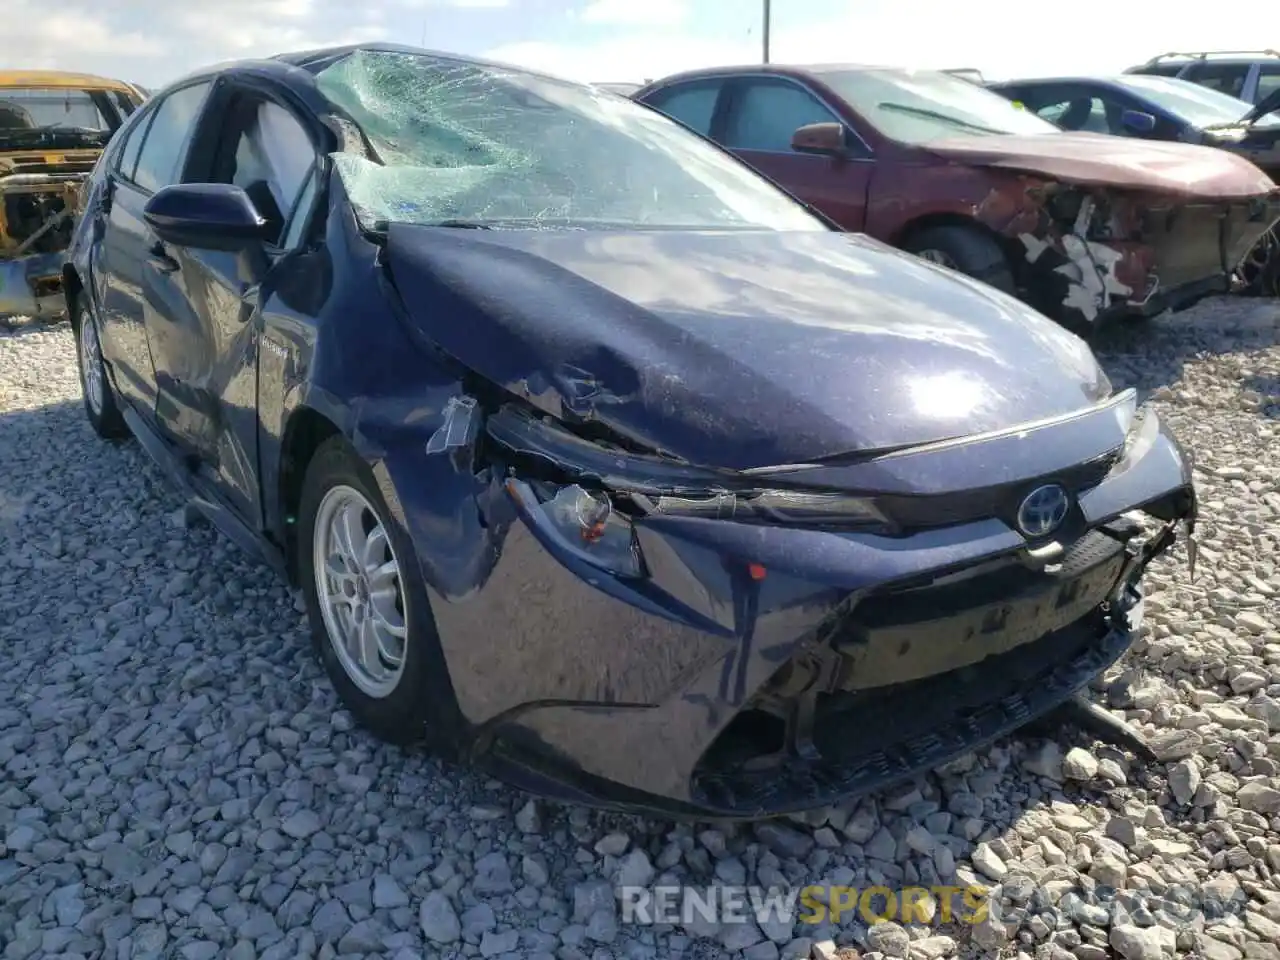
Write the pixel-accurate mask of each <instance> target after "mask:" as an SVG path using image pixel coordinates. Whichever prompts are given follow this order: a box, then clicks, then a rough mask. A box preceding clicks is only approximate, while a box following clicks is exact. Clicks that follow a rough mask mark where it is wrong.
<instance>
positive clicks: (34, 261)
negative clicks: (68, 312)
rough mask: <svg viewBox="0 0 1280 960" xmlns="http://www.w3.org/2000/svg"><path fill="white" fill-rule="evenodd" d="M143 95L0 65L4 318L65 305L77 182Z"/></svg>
mask: <svg viewBox="0 0 1280 960" xmlns="http://www.w3.org/2000/svg"><path fill="white" fill-rule="evenodd" d="M142 100H143V97H142V95H141V93H139V92H138V90H137V89H135V88H134V87H133V86H131V85H130V84H128V83H124V82H123V81H119V80H106V79H103V78H102V77H92V76H88V75H85V74H78V73H59V72H54V71H44V70H23V71H0V319H3V318H6V317H9V316H15V315H16V316H24V317H49V316H54V315H57V314H59V313H61V312H62V308H63V306H64V299H63V296H62V261H63V252H64V251H65V250H66V248H67V243H68V242H69V240H70V238H71V228H72V224H73V222H74V220H75V217H76V216H77V214H78V213H79V210H80V188H81V186H82V185H83V183H84V180H85V177H87V176H88V174H89V171H90V170H92V169H93V165H94V163H96V162H97V159H98V155H99V154H100V153H101V152H102V148H103V146H104V145H105V144H106V143H107V141H108V140H109V139H110V138H111V135H112V133H114V131H115V130H116V128H118V127H119V126H120V124H121V122H122V121H123V120H124V119H125V118H126V117H128V116H129V115H130V114H131V113H132V112H133V111H134V109H135V108H136V107H137V105H138V104H139V103H141V102H142Z"/></svg>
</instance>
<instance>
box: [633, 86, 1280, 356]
mask: <svg viewBox="0 0 1280 960" xmlns="http://www.w3.org/2000/svg"><path fill="white" fill-rule="evenodd" d="M633 96H634V97H635V99H637V100H639V101H640V102H642V103H645V104H648V105H649V106H651V107H653V108H655V109H657V110H660V111H662V112H663V113H665V114H667V115H669V116H671V117H672V118H674V119H676V120H678V121H680V122H681V123H683V124H684V125H686V126H688V127H690V128H692V129H693V130H695V131H697V132H698V133H701V134H702V135H704V136H707V137H710V138H711V139H712V140H714V141H716V142H717V143H719V144H720V145H721V146H723V147H725V148H726V149H728V150H730V151H732V152H733V153H734V154H736V155H737V156H739V157H740V158H741V159H742V160H744V161H746V162H747V163H749V164H750V165H751V166H753V167H754V168H755V169H756V170H758V171H760V172H761V173H763V174H764V175H766V176H767V177H769V178H770V179H772V180H774V181H775V182H776V183H778V184H779V185H780V186H782V187H784V188H785V189H787V190H788V191H790V192H791V193H792V194H794V195H795V196H796V197H797V198H799V199H800V200H801V201H803V202H805V203H807V204H809V205H811V206H812V207H813V208H815V209H817V210H818V211H820V212H821V213H823V214H825V215H826V216H827V217H828V218H829V219H830V220H832V221H834V222H835V223H836V224H838V225H839V226H840V227H841V228H843V229H845V230H851V231H859V232H864V233H867V234H870V235H871V236H872V237H875V238H877V239H879V240H882V241H885V242H886V243H890V244H892V245H894V246H897V247H900V248H902V249H904V250H907V251H910V252H912V253H915V254H918V255H919V256H922V257H924V258H926V259H928V260H932V261H934V262H936V263H939V264H942V265H944V266H948V267H951V268H954V269H958V270H960V271H962V272H964V273H967V274H969V275H971V276H973V277H976V278H978V279H980V280H983V281H985V282H986V283H988V284H990V285H992V286H994V287H997V288H999V289H1001V290H1004V291H1006V292H1008V293H1012V294H1015V295H1017V296H1019V297H1021V298H1022V299H1024V300H1026V301H1027V302H1029V303H1031V304H1032V305H1034V306H1035V307H1037V308H1038V309H1040V310H1041V311H1043V312H1044V313H1046V314H1048V315H1050V316H1052V317H1054V318H1055V319H1057V320H1059V321H1060V322H1062V323H1064V324H1066V325H1067V326H1070V327H1072V328H1074V329H1077V330H1080V331H1082V332H1087V331H1088V330H1091V329H1092V328H1094V327H1095V326H1096V325H1097V324H1098V323H1099V322H1100V321H1102V320H1104V319H1106V318H1109V317H1111V316H1115V315H1123V314H1146V315H1150V314H1154V313H1158V312H1161V311H1163V310H1165V309H1167V308H1170V307H1172V308H1175V309H1176V308H1180V307H1184V306H1187V305H1189V304H1190V303H1191V302H1193V301H1194V300H1197V299H1199V298H1200V297H1202V296H1204V295H1206V294H1208V293H1214V292H1222V291H1226V290H1229V289H1230V288H1231V284H1232V279H1233V275H1234V273H1235V269H1236V267H1237V266H1238V265H1239V264H1240V262H1241V261H1242V260H1243V259H1244V257H1245V255H1246V254H1247V253H1248V251H1249V250H1250V249H1251V248H1252V247H1253V245H1254V244H1255V243H1256V242H1257V241H1258V239H1259V238H1260V237H1261V236H1262V235H1263V234H1264V233H1266V231H1267V230H1268V229H1269V228H1270V227H1271V226H1272V225H1273V224H1274V223H1275V222H1276V221H1277V220H1280V188H1278V187H1277V186H1276V184H1275V183H1274V182H1273V181H1272V180H1271V179H1270V178H1269V177H1268V176H1267V175H1266V174H1264V173H1263V172H1262V171H1261V170H1259V169H1258V168H1257V167H1256V166H1254V165H1253V164H1252V163H1250V162H1249V161H1247V160H1245V159H1243V158H1241V157H1237V156H1233V155H1231V154H1229V153H1226V152H1225V151H1221V150H1214V149H1212V148H1209V147H1202V146H1194V145H1191V144H1182V143H1159V142H1154V141H1145V140H1136V139H1135V140H1130V139H1123V138H1119V137H1108V136H1105V135H1101V134H1090V133H1069V132H1065V131H1062V130H1060V129H1059V128H1057V127H1056V126H1054V125H1053V124H1051V123H1049V122H1048V121H1045V120H1042V119H1041V118H1039V117H1037V116H1035V115H1034V114H1032V113H1030V112H1028V111H1026V110H1023V109H1020V108H1019V107H1018V106H1016V105H1014V104H1012V103H1010V102H1009V101H1008V100H1007V99H1005V98H1004V97H1001V96H999V95H998V94H995V93H992V92H991V91H989V90H986V89H984V88H982V87H979V86H977V85H976V84H974V83H970V82H968V81H966V80H964V79H961V78H958V77H955V76H952V75H950V74H948V73H945V72H940V71H927V70H925V71H911V70H905V69H894V68H887V67H851V66H830V67H804V68H800V67H783V66H773V65H771V66H763V67H761V66H755V67H730V68H717V69H708V70H699V71H693V72H689V73H682V74H678V75H675V76H671V77H667V78H665V79H663V80H658V81H656V82H654V83H651V84H648V85H646V86H645V87H643V88H642V89H640V90H638V91H637V92H636V93H635V94H634V95H633ZM1135 119H1136V118H1135Z"/></svg>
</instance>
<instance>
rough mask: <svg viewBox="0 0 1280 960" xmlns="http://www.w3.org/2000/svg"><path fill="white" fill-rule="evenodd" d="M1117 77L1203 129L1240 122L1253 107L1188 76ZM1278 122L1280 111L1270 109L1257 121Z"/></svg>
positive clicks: (1135, 90)
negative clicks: (1273, 111) (1279, 112)
mask: <svg viewBox="0 0 1280 960" xmlns="http://www.w3.org/2000/svg"><path fill="white" fill-rule="evenodd" d="M1115 79H1116V81H1117V82H1118V83H1120V84H1121V85H1123V86H1126V87H1128V88H1129V89H1130V90H1132V91H1133V92H1134V93H1136V94H1138V96H1141V97H1146V98H1147V99H1148V100H1150V101H1152V102H1153V103H1155V104H1156V106H1159V107H1163V108H1164V109H1165V110H1168V111H1169V112H1170V113H1172V114H1175V115H1176V116H1179V117H1181V118H1182V119H1183V120H1186V121H1187V122H1188V123H1191V124H1192V125H1194V126H1197V127H1200V128H1201V129H1202V130H1203V129H1205V128H1206V127H1220V126H1225V125H1228V124H1235V123H1240V122H1241V120H1243V119H1244V117H1245V116H1246V115H1248V114H1249V112H1250V111H1252V110H1253V104H1251V103H1247V102H1246V101H1244V100H1239V99H1237V98H1235V97H1233V96H1231V95H1230V94H1227V93H1223V92H1221V91H1220V90H1210V89H1209V88H1208V87H1202V86H1200V84H1198V83H1192V82H1190V81H1189V80H1178V79H1175V78H1173V77H1147V76H1142V75H1140V74H1125V75H1123V76H1120V77H1116V78H1115ZM1276 124H1280V114H1275V113H1269V114H1267V115H1266V116H1265V117H1261V118H1259V119H1258V120H1256V121H1255V125H1256V126H1268V127H1269V126H1273V125H1276Z"/></svg>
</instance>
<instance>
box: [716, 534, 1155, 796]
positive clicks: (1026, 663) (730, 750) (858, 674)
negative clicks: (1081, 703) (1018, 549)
mask: <svg viewBox="0 0 1280 960" xmlns="http://www.w3.org/2000/svg"><path fill="white" fill-rule="evenodd" d="M1109 530H1110V534H1112V535H1109V534H1108V533H1104V532H1102V531H1097V530H1095V531H1091V532H1089V533H1087V534H1086V535H1085V536H1083V537H1081V538H1079V539H1078V540H1077V541H1076V542H1075V543H1074V544H1072V545H1071V547H1070V548H1069V549H1067V550H1066V551H1065V553H1064V554H1063V555H1062V557H1061V558H1060V560H1059V562H1058V564H1057V565H1056V566H1055V567H1053V568H1051V569H1049V570H1036V569H1032V568H1031V567H1028V566H1026V565H1024V564H1023V563H1022V562H1021V561H1019V560H1018V559H1016V558H1013V557H1010V558H1006V559H1002V560H997V561H993V562H991V563H988V564H985V565H982V566H980V567H977V568H971V569H968V570H964V571H960V572H957V573H953V574H949V575H938V576H934V577H932V578H930V579H929V580H921V581H918V582H914V583H910V584H899V585H896V586H894V587H893V588H891V589H886V590H884V591H882V592H880V593H877V594H873V595H871V596H869V597H864V598H862V599H861V600H860V601H857V602H853V601H851V605H850V607H849V608H848V609H845V610H843V611H841V612H840V613H838V614H837V615H835V616H833V617H832V618H830V619H829V621H828V622H827V623H826V624H825V625H824V627H823V628H821V629H820V631H819V632H818V634H817V637H816V640H817V645H816V649H817V650H819V651H823V652H822V653H820V654H819V657H820V658H823V657H825V658H830V659H832V660H834V661H835V662H834V663H833V664H832V669H831V671H830V674H831V676H832V678H833V679H832V682H831V683H830V685H829V686H825V687H824V688H823V689H825V690H827V691H828V692H825V693H819V694H817V695H816V699H815V700H814V701H813V707H812V716H813V722H812V725H811V729H810V730H809V731H808V733H809V735H810V736H811V742H812V746H813V747H814V748H815V750H814V751H812V752H810V753H809V754H808V755H807V756H806V755H805V752H804V751H802V750H796V749H795V746H796V744H795V743H793V742H792V741H791V737H792V736H794V733H793V732H791V731H792V729H793V728H792V727H791V726H789V721H788V719H787V718H788V716H789V715H790V714H789V708H788V704H789V703H790V704H798V703H799V702H800V698H803V697H804V696H806V694H803V693H801V694H799V695H798V697H795V698H794V699H791V700H787V696H788V695H787V694H786V693H785V690H786V689H788V688H792V689H802V687H803V684H801V685H800V686H799V687H792V686H791V684H792V676H791V675H792V674H794V673H795V671H796V670H797V669H800V667H798V664H799V663H800V662H801V659H802V658H797V662H796V663H790V662H789V663H788V664H787V665H786V666H784V668H783V669H782V670H780V671H779V674H778V676H777V677H776V678H775V681H776V682H775V681H771V683H770V684H768V685H766V687H765V688H764V689H763V690H762V691H761V692H760V694H758V695H757V697H756V698H755V699H753V701H752V702H751V703H749V704H748V706H747V708H746V709H744V710H743V711H742V712H741V713H740V714H739V715H738V717H736V718H735V719H734V720H733V722H732V723H730V725H729V726H728V727H727V728H726V729H725V730H724V731H723V732H722V733H721V735H720V737H719V738H717V740H716V742H715V743H714V744H713V745H712V747H711V748H710V749H709V750H708V751H707V753H706V754H705V755H704V756H703V758H702V761H701V762H700V764H699V768H698V773H697V784H698V786H697V790H698V791H700V793H699V800H700V802H706V803H708V804H710V805H712V806H716V807H721V808H724V809H726V810H734V811H739V812H741V811H744V810H747V809H748V808H750V807H751V806H752V805H754V804H759V805H760V806H761V808H762V809H764V808H775V807H777V806H779V805H781V806H783V807H785V806H787V805H789V804H790V805H796V804H800V805H803V804H804V803H805V802H807V801H806V800H802V798H806V797H812V798H815V799H814V801H813V802H814V803H815V804H816V803H821V802H824V801H823V800H822V799H821V797H824V796H843V795H845V794H848V793H851V792H853V793H856V792H861V791H864V790H870V789H874V788H875V786H876V785H878V784H880V783H887V782H890V781H892V780H895V779H897V778H899V777H901V776H906V775H909V774H910V773H913V772H918V771H921V770H926V769H929V768H931V767H932V766H936V765H938V764H939V763H943V762H945V761H946V760H947V759H949V758H950V757H951V756H954V755H956V754H958V753H961V752H964V750H966V749H972V748H973V747H974V746H976V745H978V744H979V743H981V742H987V741H989V740H991V739H994V738H995V737H998V736H1002V735H1004V734H1005V733H1007V732H1009V731H1011V730H1013V729H1016V728H1017V727H1019V726H1021V725H1022V724H1024V723H1026V722H1027V721H1029V720H1031V719H1033V718H1034V717H1035V716H1038V715H1039V714H1041V713H1043V712H1045V711H1046V710H1048V709H1051V708H1052V707H1053V706H1055V705H1057V704H1058V703H1061V702H1062V701H1063V700H1065V699H1066V698H1067V697H1069V696H1070V695H1071V694H1072V693H1074V692H1075V691H1076V690H1078V689H1079V688H1080V687H1081V686H1083V685H1084V684H1086V683H1087V682H1088V681H1089V680H1090V679H1091V678H1092V677H1093V676H1094V675H1096V674H1097V673H1098V672H1099V671H1100V670H1102V669H1103V668H1104V667H1105V666H1106V665H1107V664H1109V663H1110V662H1112V660H1114V659H1115V658H1116V657H1117V656H1119V654H1120V653H1122V652H1123V650H1124V649H1125V648H1126V647H1127V645H1128V643H1129V639H1130V636H1129V633H1128V631H1127V630H1123V629H1122V630H1112V629H1111V624H1110V620H1109V618H1108V614H1107V613H1106V610H1105V608H1104V602H1105V601H1106V600H1107V599H1108V598H1109V597H1110V596H1111V595H1112V593H1113V592H1114V590H1115V588H1116V586H1117V584H1118V583H1119V581H1120V579H1121V577H1122V576H1123V574H1124V571H1125V569H1126V565H1127V563H1128V560H1129V554H1128V551H1127V550H1126V548H1125V545H1124V542H1125V541H1126V540H1128V539H1129V538H1130V537H1131V536H1132V535H1133V534H1134V533H1135V532H1136V528H1134V527H1133V526H1132V525H1131V524H1128V523H1127V522H1120V523H1117V524H1115V525H1114V526H1113V527H1111V528H1109ZM812 655H813V654H812V653H807V654H805V655H803V656H804V657H809V656H812ZM807 696H810V697H812V696H813V694H807ZM792 722H793V721H792ZM796 742H797V743H798V742H800V741H796Z"/></svg>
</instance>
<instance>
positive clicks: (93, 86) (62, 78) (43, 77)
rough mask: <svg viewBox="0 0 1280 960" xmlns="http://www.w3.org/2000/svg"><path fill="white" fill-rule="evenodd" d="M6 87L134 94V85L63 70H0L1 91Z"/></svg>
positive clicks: (90, 74)
mask: <svg viewBox="0 0 1280 960" xmlns="http://www.w3.org/2000/svg"><path fill="white" fill-rule="evenodd" d="M6 87H44V88H47V89H50V90H117V91H119V92H121V93H134V92H136V91H135V90H134V87H133V85H132V84H128V83H125V82H124V81H123V80H112V79H111V78H109V77H98V76H94V75H93V74H92V73H68V72H66V71H63V70H0V89H3V88H6Z"/></svg>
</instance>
